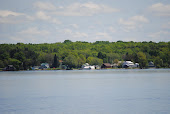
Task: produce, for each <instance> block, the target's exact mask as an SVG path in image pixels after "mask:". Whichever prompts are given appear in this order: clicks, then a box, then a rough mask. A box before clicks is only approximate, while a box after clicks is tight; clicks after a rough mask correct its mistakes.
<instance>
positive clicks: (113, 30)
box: [108, 27, 116, 33]
mask: <svg viewBox="0 0 170 114" xmlns="http://www.w3.org/2000/svg"><path fill="white" fill-rule="evenodd" d="M108 30H109V31H110V32H111V33H115V32H116V29H115V28H113V27H109V28H108Z"/></svg>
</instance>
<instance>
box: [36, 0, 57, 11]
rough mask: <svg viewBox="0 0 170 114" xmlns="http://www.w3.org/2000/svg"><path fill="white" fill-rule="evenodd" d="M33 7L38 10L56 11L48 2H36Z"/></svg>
mask: <svg viewBox="0 0 170 114" xmlns="http://www.w3.org/2000/svg"><path fill="white" fill-rule="evenodd" d="M34 6H35V7H36V8H38V9H40V10H56V7H55V6H54V5H53V4H51V3H49V2H40V1H39V2H36V3H34Z"/></svg>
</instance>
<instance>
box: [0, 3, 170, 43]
mask: <svg viewBox="0 0 170 114" xmlns="http://www.w3.org/2000/svg"><path fill="white" fill-rule="evenodd" d="M67 39H69V40H72V41H88V42H95V41H110V42H116V41H118V40H122V41H154V42H159V41H165V42H168V41H170V1H169V0H0V43H1V44H2V43H18V42H22V43H55V42H63V41H64V40H67Z"/></svg>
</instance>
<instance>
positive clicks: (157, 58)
mask: <svg viewBox="0 0 170 114" xmlns="http://www.w3.org/2000/svg"><path fill="white" fill-rule="evenodd" d="M154 64H155V66H156V68H160V67H162V66H163V60H162V59H160V57H156V58H155V59H154Z"/></svg>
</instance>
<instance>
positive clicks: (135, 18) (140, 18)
mask: <svg viewBox="0 0 170 114" xmlns="http://www.w3.org/2000/svg"><path fill="white" fill-rule="evenodd" d="M129 20H130V21H135V22H142V23H147V22H149V21H148V19H147V18H146V17H144V16H142V15H137V16H133V17H131V18H130V19H129Z"/></svg>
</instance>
